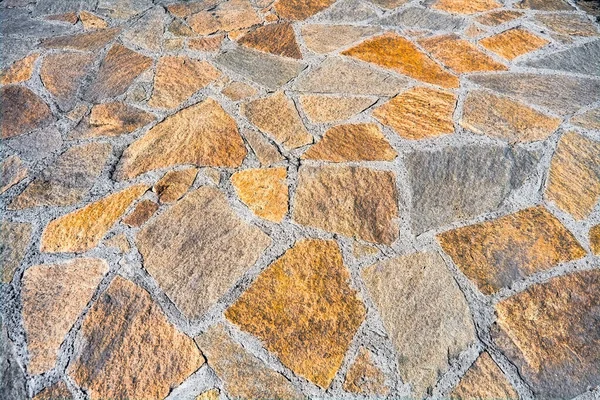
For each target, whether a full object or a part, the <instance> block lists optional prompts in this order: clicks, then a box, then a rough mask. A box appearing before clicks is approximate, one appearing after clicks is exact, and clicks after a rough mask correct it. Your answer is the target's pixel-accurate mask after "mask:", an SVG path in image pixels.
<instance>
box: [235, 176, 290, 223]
mask: <svg viewBox="0 0 600 400" xmlns="http://www.w3.org/2000/svg"><path fill="white" fill-rule="evenodd" d="M286 177H287V169H286V168H285V167H280V168H254V169H247V170H243V171H239V172H236V173H235V174H233V175H232V176H231V183H232V184H233V187H234V188H235V191H236V193H237V195H238V197H239V198H240V200H242V202H244V204H246V205H247V206H248V208H250V210H251V211H252V212H253V213H254V214H256V215H257V216H259V217H261V218H264V219H266V220H269V221H273V222H281V221H282V220H283V218H284V217H285V214H287V210H288V186H287V183H286Z"/></svg>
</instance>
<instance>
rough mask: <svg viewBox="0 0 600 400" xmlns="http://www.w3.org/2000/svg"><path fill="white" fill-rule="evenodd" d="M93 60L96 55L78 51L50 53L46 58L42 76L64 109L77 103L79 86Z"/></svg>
mask: <svg viewBox="0 0 600 400" xmlns="http://www.w3.org/2000/svg"><path fill="white" fill-rule="evenodd" d="M93 61H94V55H92V54H85V53H83V54H82V53H76V52H69V53H57V54H49V55H47V56H46V57H45V58H44V62H43V63H42V68H41V70H40V78H41V79H42V83H43V84H44V86H45V87H46V89H48V91H49V92H50V93H51V94H52V95H53V96H54V97H55V98H56V102H57V103H58V106H59V107H60V108H61V109H62V110H65V111H67V110H70V109H71V108H73V106H74V105H75V101H76V98H77V91H78V90H79V86H80V84H81V82H82V80H83V77H84V76H85V75H86V74H87V72H88V70H89V69H90V67H91V66H92V62H93Z"/></svg>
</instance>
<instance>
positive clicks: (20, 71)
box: [0, 53, 39, 85]
mask: <svg viewBox="0 0 600 400" xmlns="http://www.w3.org/2000/svg"><path fill="white" fill-rule="evenodd" d="M38 57H39V54H38V53H34V54H32V55H30V56H27V57H25V58H22V59H20V60H19V61H16V62H15V63H13V65H11V66H10V68H7V69H5V70H3V71H2V72H1V73H0V85H9V84H11V83H19V82H25V81H27V80H29V78H31V74H32V73H33V64H34V63H35V61H36V60H37V59H38Z"/></svg>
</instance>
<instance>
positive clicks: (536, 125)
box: [460, 91, 562, 143]
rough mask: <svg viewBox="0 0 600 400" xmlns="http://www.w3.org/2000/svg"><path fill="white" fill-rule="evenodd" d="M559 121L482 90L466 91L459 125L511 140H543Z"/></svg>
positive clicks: (556, 127)
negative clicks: (467, 92)
mask: <svg viewBox="0 0 600 400" xmlns="http://www.w3.org/2000/svg"><path fill="white" fill-rule="evenodd" d="M561 123H562V120H561V119H560V118H556V117H550V116H548V115H545V114H542V113H541V112H539V111H536V110H534V109H533V108H531V107H528V106H526V105H525V104H523V103H521V102H518V101H514V100H511V99H509V98H507V97H501V96H496V95H494V94H492V93H489V92H486V91H472V92H469V94H468V95H467V97H466V99H465V102H464V105H463V115H462V118H461V120H460V125H461V126H462V127H463V128H465V129H468V130H470V131H471V132H475V133H478V134H481V135H488V136H491V137H497V138H500V139H504V140H507V141H509V142H511V143H514V142H533V141H537V140H543V139H546V138H547V137H548V136H550V135H551V134H552V133H554V132H555V131H556V129H558V126H559V125H560V124H561Z"/></svg>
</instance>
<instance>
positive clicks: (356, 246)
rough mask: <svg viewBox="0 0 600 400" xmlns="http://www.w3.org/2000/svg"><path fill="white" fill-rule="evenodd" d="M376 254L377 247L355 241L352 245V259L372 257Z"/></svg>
mask: <svg viewBox="0 0 600 400" xmlns="http://www.w3.org/2000/svg"><path fill="white" fill-rule="evenodd" d="M377 253H379V250H378V249H377V247H374V246H371V245H368V244H363V243H360V242H357V241H355V242H354V243H353V244H352V255H353V256H354V258H363V257H368V256H373V255H375V254H377Z"/></svg>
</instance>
